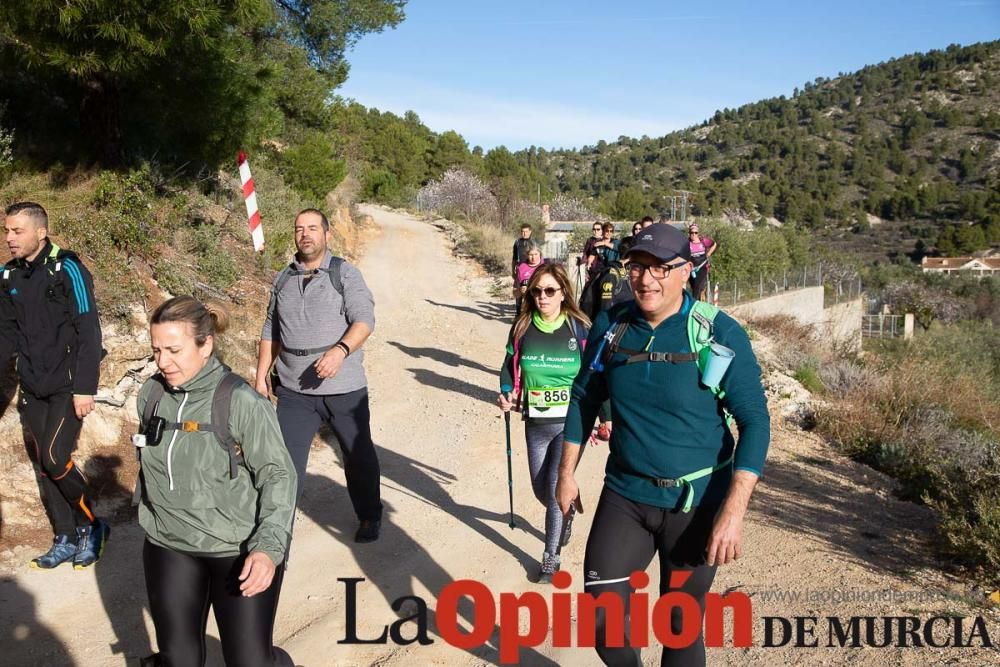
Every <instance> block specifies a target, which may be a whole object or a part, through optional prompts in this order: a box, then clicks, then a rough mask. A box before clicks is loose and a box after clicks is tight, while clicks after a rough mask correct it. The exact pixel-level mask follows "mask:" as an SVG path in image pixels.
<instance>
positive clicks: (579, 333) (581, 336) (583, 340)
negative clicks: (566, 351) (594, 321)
mask: <svg viewBox="0 0 1000 667" xmlns="http://www.w3.org/2000/svg"><path fill="white" fill-rule="evenodd" d="M567 319H569V322H570V325H569V326H570V330H571V331H572V332H573V338H575V339H576V346H577V349H578V350H580V357H581V358H582V357H583V352H584V350H586V349H587V332H586V331H585V330H584V328H583V324H581V323H580V322H579V321H578V320H576V319H574V318H572V317H570V318H567Z"/></svg>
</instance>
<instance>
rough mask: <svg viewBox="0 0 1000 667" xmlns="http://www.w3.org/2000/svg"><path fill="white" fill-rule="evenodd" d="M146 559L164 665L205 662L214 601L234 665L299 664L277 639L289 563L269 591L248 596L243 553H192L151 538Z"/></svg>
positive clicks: (226, 650)
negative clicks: (217, 555)
mask: <svg viewBox="0 0 1000 667" xmlns="http://www.w3.org/2000/svg"><path fill="white" fill-rule="evenodd" d="M142 564H143V567H144V570H145V574H146V594H147V595H148V596H149V610H150V614H151V615H152V617H153V625H154V627H155V628H156V644H157V646H158V647H159V664H160V665H161V666H162V667H202V666H203V665H204V664H205V625H206V623H207V622H208V609H209V607H211V608H212V609H213V610H214V612H215V622H216V623H217V624H218V626H219V638H220V639H221V640H222V655H223V657H224V658H225V660H226V665H227V666H228V667H293V663H292V659H291V658H290V657H289V656H288V654H287V653H285V652H284V651H283V650H281V649H280V648H277V647H275V646H274V645H273V634H274V615H275V612H276V611H277V608H278V595H279V593H280V592H281V580H282V577H283V575H284V572H285V568H284V566H283V565H279V566H278V567H277V568H276V569H275V571H274V579H273V580H272V581H271V586H270V587H269V588H268V589H267V590H266V591H264V592H263V593H258V594H257V595H254V596H253V597H249V598H247V597H243V596H242V595H241V594H240V582H239V579H238V578H237V577H239V574H240V570H241V569H242V568H243V557H242V556H229V557H222V558H210V557H206V556H192V555H190V554H185V553H181V552H179V551H173V550H172V549H164V548H163V547H158V546H156V545H154V544H152V543H151V542H149V541H148V540H147V541H146V542H145V543H144V544H143V547H142Z"/></svg>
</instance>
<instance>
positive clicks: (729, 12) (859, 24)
mask: <svg viewBox="0 0 1000 667" xmlns="http://www.w3.org/2000/svg"><path fill="white" fill-rule="evenodd" d="M998 38H1000V0H938V1H936V2H933V1H930V0H864V1H860V0H838V1H836V2H828V1H816V2H813V1H810V0H800V1H793V0H787V1H777V0H757V1H755V2H751V1H746V2H737V1H735V0H730V1H725V2H723V1H718V2H714V1H705V2H690V1H689V2H676V1H674V0H663V1H660V2H652V1H628V0H620V1H619V2H590V1H586V0H578V1H575V2H572V1H569V0H552V1H547V0H535V1H533V2H528V1H524V0H504V1H501V2H486V1H482V0H465V1H458V0H410V2H409V3H408V5H407V7H406V20H405V21H404V22H403V23H402V24H400V26H399V27H398V28H396V29H395V30H389V31H386V32H384V33H381V34H377V35H368V36H366V37H364V38H363V39H362V40H361V42H360V43H359V44H358V45H357V46H356V47H355V49H354V50H353V51H352V52H351V53H350V54H349V55H348V59H349V61H350V63H351V74H350V78H349V79H348V81H347V83H345V84H344V86H342V87H341V88H340V89H338V90H337V91H336V92H337V93H338V94H339V95H342V96H344V97H349V98H353V99H356V100H357V101H358V102H360V103H362V104H364V105H366V106H370V107H377V108H378V109H381V110H383V111H393V112H395V113H398V114H402V113H403V112H405V111H407V110H413V111H415V112H416V113H417V114H418V115H419V116H420V118H421V120H423V121H424V123H426V124H427V125H428V126H429V127H430V128H431V129H433V130H435V131H439V132H440V131H444V130H449V129H454V130H457V131H458V132H460V133H461V134H462V135H463V136H464V137H465V138H466V140H467V141H468V142H469V145H470V146H473V145H476V144H479V145H481V146H483V147H484V148H491V147H493V146H496V145H500V144H504V145H506V146H508V147H509V148H512V149H517V148H523V147H527V146H530V145H536V146H540V147H544V148H559V147H565V148H570V147H579V146H582V145H593V144H595V143H597V141H598V140H599V139H605V140H608V141H613V140H615V139H617V138H618V136H619V135H627V136H633V137H640V136H642V135H643V134H646V135H649V136H651V137H657V136H661V135H664V134H666V133H668V132H671V131H673V130H677V129H681V128H684V127H688V126H690V125H693V124H695V123H699V122H701V121H702V120H704V119H706V118H708V117H710V116H711V115H712V114H713V113H714V112H715V110H716V109H722V108H725V107H733V108H734V107H738V106H740V105H741V104H745V103H748V102H754V101H757V100H759V99H763V98H767V97H773V96H777V95H790V94H791V93H792V90H793V89H794V88H795V87H796V86H800V87H801V86H802V84H803V83H805V82H806V81H812V80H813V79H815V78H816V77H819V76H825V77H834V76H836V75H837V74H838V73H840V72H845V73H847V72H853V71H855V70H858V69H860V68H862V67H864V66H865V65H868V64H874V63H878V62H881V61H885V60H888V59H890V58H893V57H897V56H901V55H905V54H908V53H914V52H918V51H928V50H930V49H935V48H944V47H946V46H947V45H948V44H952V43H957V44H963V45H966V44H972V43H975V42H981V41H990V40H994V39H998Z"/></svg>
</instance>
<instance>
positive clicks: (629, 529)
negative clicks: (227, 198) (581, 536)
mask: <svg viewBox="0 0 1000 667" xmlns="http://www.w3.org/2000/svg"><path fill="white" fill-rule="evenodd" d="M716 511H717V508H700V507H696V508H694V509H692V510H691V511H690V512H689V513H687V514H684V513H683V512H675V511H671V510H666V509H662V508H659V507H653V506H651V505H644V504H642V503H637V502H635V501H632V500H629V499H628V498H625V497H623V496H621V495H619V494H617V493H615V492H614V491H612V490H611V489H609V488H607V487H604V491H603V492H602V493H601V499H600V501H598V503H597V509H596V510H595V512H594V523H593V526H592V527H591V529H590V537H589V538H588V539H587V551H586V555H585V556H584V561H583V571H584V582H585V583H584V591H585V592H586V593H588V594H591V595H594V596H597V595H600V594H601V593H606V592H612V593H617V594H618V595H620V596H621V597H622V600H623V602H624V607H625V618H626V623H625V646H623V647H617V648H611V647H608V646H606V642H605V624H606V618H605V616H604V614H603V612H602V611H599V612H598V615H597V624H596V627H597V654H598V655H599V656H600V658H601V660H603V661H604V664H606V665H614V666H615V667H619V666H621V667H641V665H642V660H641V659H640V657H639V648H638V647H636V648H632V647H630V646H628V638H629V634H628V614H629V594H630V593H632V587H631V586H630V585H629V582H628V577H629V575H631V574H632V573H633V572H635V571H645V569H646V567H647V566H648V565H649V563H650V561H651V560H652V559H653V555H654V554H659V557H660V595H664V594H665V593H667V592H668V590H670V587H669V586H670V575H671V573H673V572H675V571H678V570H682V571H687V572H690V573H691V574H690V576H689V577H688V579H687V581H685V583H684V585H683V586H681V587H680V588H679V589H676V590H680V591H683V592H685V593H689V594H690V595H691V596H692V597H693V598H694V599H695V600H696V601H697V603H698V606H699V607H700V608H701V617H702V618H703V617H704V615H705V594H706V593H708V590H709V588H711V586H712V580H713V579H715V570H716V567H715V566H711V567H710V566H709V565H707V564H706V563H705V548H706V546H707V543H708V537H709V534H710V533H711V531H712V524H713V523H714V521H715V514H716ZM647 593H650V608H652V606H653V600H655V597H656V596H654V595H652V593H651V592H649V591H647ZM682 622H683V615H682V613H681V611H680V609H678V608H674V609H673V610H672V613H671V617H670V626H671V631H672V632H673V633H675V634H679V633H680V631H681V627H682ZM687 622H688V623H691V622H693V621H692V619H688V620H687ZM701 622H702V621H701V619H699V626H700V625H701ZM649 635H650V637H651V638H652V636H653V635H652V629H650V633H649ZM650 641H655V640H654V639H651V640H650ZM660 664H661V665H662V666H664V667H667V666H669V667H699V666H700V665H704V664H705V642H704V638H703V637H702V635H701V633H700V632H699V634H698V638H697V639H696V640H695V641H694V643H693V644H691V645H690V646H688V647H687V648H683V649H669V648H666V647H664V648H663V655H662V657H661V661H660Z"/></svg>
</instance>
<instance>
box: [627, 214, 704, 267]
mask: <svg viewBox="0 0 1000 667" xmlns="http://www.w3.org/2000/svg"><path fill="white" fill-rule="evenodd" d="M636 238H637V240H636V244H635V245H634V246H632V247H631V248H629V249H628V253H627V254H626V255H625V256H626V257H628V256H629V255H632V254H634V253H637V252H648V253H649V254H650V255H652V256H653V257H655V258H656V259H658V260H660V261H661V262H664V263H666V262H669V261H671V260H674V259H677V258H678V257H680V258H681V259H683V260H684V261H686V262H690V261H691V246H690V245H689V244H688V237H687V234H685V233H684V232H682V231H681V230H679V229H677V228H676V227H674V226H673V225H668V224H664V223H659V224H656V225H650V226H649V227H646V228H645V229H644V230H642V231H641V232H639V235H638V236H637V237H636Z"/></svg>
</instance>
